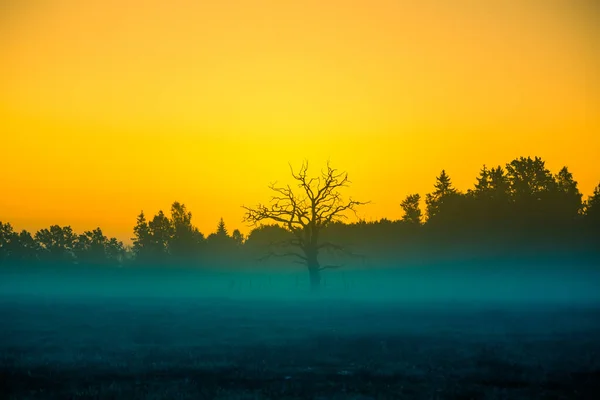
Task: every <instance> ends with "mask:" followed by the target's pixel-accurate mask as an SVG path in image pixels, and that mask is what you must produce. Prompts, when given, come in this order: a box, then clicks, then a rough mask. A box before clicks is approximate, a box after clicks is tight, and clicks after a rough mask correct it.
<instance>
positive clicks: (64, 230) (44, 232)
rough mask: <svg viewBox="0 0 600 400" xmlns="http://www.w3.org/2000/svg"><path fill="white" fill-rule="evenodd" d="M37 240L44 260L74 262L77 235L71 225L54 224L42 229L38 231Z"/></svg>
mask: <svg viewBox="0 0 600 400" xmlns="http://www.w3.org/2000/svg"><path fill="white" fill-rule="evenodd" d="M35 240H36V241H37V242H38V244H39V246H40V249H41V257H42V259H43V260H45V261H48V262H52V263H63V264H71V263H73V261H74V259H75V257H74V253H73V251H74V247H75V243H76V241H77V235H76V234H75V233H74V232H73V229H72V228H71V227H70V226H65V227H61V226H59V225H52V226H51V227H50V229H41V230H39V231H38V232H36V234H35Z"/></svg>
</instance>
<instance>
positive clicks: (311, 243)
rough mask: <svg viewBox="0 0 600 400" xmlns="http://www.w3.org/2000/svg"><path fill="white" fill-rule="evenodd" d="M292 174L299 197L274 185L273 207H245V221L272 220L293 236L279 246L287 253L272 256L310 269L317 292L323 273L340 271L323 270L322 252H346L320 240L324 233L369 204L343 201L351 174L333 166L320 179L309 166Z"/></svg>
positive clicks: (311, 279)
mask: <svg viewBox="0 0 600 400" xmlns="http://www.w3.org/2000/svg"><path fill="white" fill-rule="evenodd" d="M290 170H291V174H292V177H293V179H294V180H295V181H296V183H297V187H298V188H299V189H300V190H299V192H300V193H299V194H296V193H295V192H294V191H293V190H292V187H291V186H290V185H287V186H285V187H277V186H275V184H272V185H270V186H269V188H270V189H271V190H272V191H274V192H275V195H274V196H273V197H272V198H271V204H270V205H268V206H267V205H262V204H259V205H258V206H257V207H255V208H250V207H245V206H244V207H243V208H244V209H245V210H246V214H245V217H244V221H246V222H250V223H251V224H253V225H256V224H258V223H260V222H262V221H265V220H270V221H274V222H276V223H279V224H281V225H282V226H283V227H284V228H285V229H287V230H288V231H289V232H291V233H292V234H293V238H291V239H289V240H285V241H283V242H281V243H279V245H280V246H281V248H282V249H283V252H277V253H276V252H272V253H271V255H276V256H283V257H294V258H295V259H296V261H297V262H299V263H301V264H304V265H306V267H307V268H308V272H309V277H310V286H311V290H312V291H313V292H316V291H318V290H319V288H320V285H321V271H323V270H325V269H328V268H337V267H339V266H337V265H325V266H321V264H320V263H319V252H320V251H321V250H324V249H329V250H338V251H345V249H343V248H342V247H341V246H340V245H338V244H334V243H331V242H329V241H322V240H320V237H319V235H320V233H321V231H322V230H323V229H324V228H326V227H327V226H328V225H329V224H331V223H332V222H336V221H340V220H343V219H345V218H347V216H346V215H345V213H346V212H347V211H352V212H354V213H356V208H357V207H358V206H360V205H364V204H366V203H365V202H360V201H356V200H352V198H350V199H349V200H347V201H344V200H343V198H342V195H341V192H340V189H341V188H343V187H346V186H348V184H349V183H350V181H349V180H348V174H347V173H345V172H337V170H336V169H334V168H332V167H331V166H330V165H329V163H327V168H326V170H323V171H321V175H320V176H318V177H313V178H309V177H308V175H307V172H308V162H305V163H303V164H302V166H301V168H300V170H299V172H298V173H294V170H293V168H292V167H291V166H290Z"/></svg>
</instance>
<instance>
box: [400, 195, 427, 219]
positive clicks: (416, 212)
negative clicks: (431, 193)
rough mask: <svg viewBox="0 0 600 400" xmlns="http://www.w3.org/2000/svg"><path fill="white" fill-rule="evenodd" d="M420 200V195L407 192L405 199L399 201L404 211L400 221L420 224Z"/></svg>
mask: <svg viewBox="0 0 600 400" xmlns="http://www.w3.org/2000/svg"><path fill="white" fill-rule="evenodd" d="M420 201H421V195H419V194H418V193H415V194H409V195H408V196H406V199H404V201H402V203H400V207H402V210H403V211H404V215H403V216H402V221H405V222H408V223H411V224H414V225H420V224H421V218H422V216H421V208H420V206H419V202H420Z"/></svg>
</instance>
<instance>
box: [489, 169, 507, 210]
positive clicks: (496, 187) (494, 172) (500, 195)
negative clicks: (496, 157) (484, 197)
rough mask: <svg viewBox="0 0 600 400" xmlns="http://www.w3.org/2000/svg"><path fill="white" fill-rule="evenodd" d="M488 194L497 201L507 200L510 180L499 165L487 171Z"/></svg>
mask: <svg viewBox="0 0 600 400" xmlns="http://www.w3.org/2000/svg"><path fill="white" fill-rule="evenodd" d="M489 184H490V192H489V195H490V197H491V199H492V200H494V201H497V202H507V201H508V198H509V195H510V182H509V180H508V176H506V171H505V170H504V168H502V167H501V166H497V167H496V168H492V169H490V172H489Z"/></svg>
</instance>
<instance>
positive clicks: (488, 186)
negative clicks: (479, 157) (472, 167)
mask: <svg viewBox="0 0 600 400" xmlns="http://www.w3.org/2000/svg"><path fill="white" fill-rule="evenodd" d="M491 191H492V179H491V176H490V171H489V170H488V169H487V167H486V165H485V164H484V165H483V168H481V171H479V176H478V177H477V183H475V189H474V190H473V191H471V192H470V193H472V194H473V195H474V196H475V197H480V198H481V197H488V196H489V195H490V192H491Z"/></svg>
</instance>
